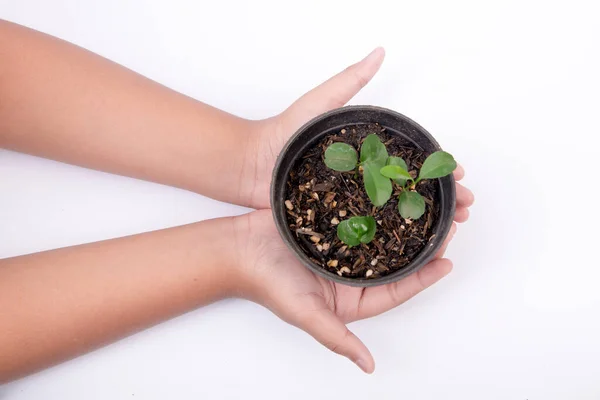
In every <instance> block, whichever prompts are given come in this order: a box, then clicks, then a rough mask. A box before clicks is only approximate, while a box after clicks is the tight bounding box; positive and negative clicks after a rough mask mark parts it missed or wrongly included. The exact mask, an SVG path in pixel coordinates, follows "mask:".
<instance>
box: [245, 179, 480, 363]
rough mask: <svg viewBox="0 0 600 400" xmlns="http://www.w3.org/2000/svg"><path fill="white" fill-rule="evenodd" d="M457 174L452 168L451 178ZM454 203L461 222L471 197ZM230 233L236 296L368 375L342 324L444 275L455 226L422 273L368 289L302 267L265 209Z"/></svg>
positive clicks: (368, 358) (362, 353)
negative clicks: (459, 210)
mask: <svg viewBox="0 0 600 400" xmlns="http://www.w3.org/2000/svg"><path fill="white" fill-rule="evenodd" d="M462 176H463V171H462V169H458V170H457V171H456V172H455V178H456V179H461V178H462ZM457 202H458V203H459V204H460V205H461V208H462V209H463V210H465V212H464V213H463V214H462V215H458V214H457V216H458V217H459V218H461V220H464V219H466V215H467V214H466V213H467V207H468V206H469V205H470V204H471V202H472V197H470V196H464V195H461V194H460V192H458V193H457ZM235 232H236V235H235V238H236V248H237V249H238V251H239V252H240V253H239V260H240V268H241V269H240V272H239V275H240V276H241V281H242V282H243V284H242V285H241V287H242V288H243V289H240V292H241V293H240V294H241V296H242V297H246V298H248V299H250V300H252V301H255V302H257V303H259V304H262V305H263V306H265V307H266V308H268V309H269V310H271V311H272V312H273V313H275V314H276V315H277V316H279V317H280V318H281V319H283V320H284V321H286V322H288V323H290V324H292V325H294V326H297V327H298V328H300V329H302V330H304V331H306V332H307V333H309V334H310V335H311V336H313V337H314V338H315V339H317V340H318V341H319V342H321V343H322V344H323V345H324V346H326V347H327V348H328V349H330V350H332V351H334V352H336V353H338V354H341V355H343V356H345V357H348V358H349V359H350V360H351V361H353V362H355V363H356V364H357V365H358V366H359V367H360V368H361V369H362V370H363V371H365V372H367V373H371V372H373V370H374V369H375V362H374V360H373V357H372V355H371V353H370V352H369V350H368V349H367V348H366V346H365V345H364V344H363V343H362V342H361V341H360V339H359V338H357V337H356V336H355V335H354V334H353V333H352V332H350V331H349V330H348V328H347V327H346V324H347V323H349V322H352V321H356V320H359V319H364V318H369V317H372V316H375V315H377V314H381V313H383V312H385V311H388V310H390V309H392V308H394V307H396V306H398V305H400V304H402V303H404V302H405V301H406V300H408V299H410V298H411V297H413V296H415V295H416V294H418V293H419V292H421V291H422V290H424V289H425V288H427V287H429V286H431V285H432V284H434V283H435V282H437V281H438V280H440V279H441V278H443V277H444V276H446V275H447V274H448V273H449V272H450V271H451V269H452V263H451V262H450V260H447V259H444V258H442V257H443V254H444V252H445V250H446V247H447V245H448V243H449V242H450V240H451V239H452V237H453V236H454V233H455V232H456V224H453V226H452V228H451V230H450V233H449V235H448V236H447V237H446V240H445V242H444V245H443V246H442V248H441V250H440V251H439V252H438V254H437V255H436V258H435V259H434V260H433V261H431V262H430V263H429V264H428V265H427V266H425V267H424V268H423V269H421V270H420V271H418V272H416V273H413V274H412V275H410V276H408V277H407V278H404V279H402V280H400V281H398V282H395V283H391V284H388V285H384V286H376V287H370V288H357V287H350V286H345V285H341V284H339V283H335V282H332V281H330V280H327V279H324V278H322V277H320V276H317V275H315V274H314V273H313V272H311V271H310V270H308V269H307V268H305V267H304V266H303V265H302V264H301V263H300V262H299V261H298V260H297V259H296V257H294V255H292V253H290V251H289V249H288V248H287V246H286V245H285V244H284V243H283V241H282V240H281V238H280V236H279V233H278V232H277V229H276V228H275V225H274V222H273V217H272V215H271V212H270V210H260V211H255V212H253V213H250V214H246V215H242V216H240V217H236V218H235Z"/></svg>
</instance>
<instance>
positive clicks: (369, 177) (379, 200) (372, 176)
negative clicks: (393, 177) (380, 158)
mask: <svg viewBox="0 0 600 400" xmlns="http://www.w3.org/2000/svg"><path fill="white" fill-rule="evenodd" d="M363 169H364V171H363V181H364V183H365V190H366V191H367V196H369V199H370V200H371V203H373V205H374V206H375V207H381V206H382V205H384V204H385V203H386V202H387V201H388V200H389V199H390V197H391V196H392V182H391V181H390V180H389V179H388V178H386V177H385V176H383V175H381V173H380V172H379V170H380V169H381V166H380V165H379V164H377V163H372V162H368V163H366V164H363Z"/></svg>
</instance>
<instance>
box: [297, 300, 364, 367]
mask: <svg viewBox="0 0 600 400" xmlns="http://www.w3.org/2000/svg"><path fill="white" fill-rule="evenodd" d="M306 315H307V316H306V317H304V318H302V319H301V320H300V321H298V323H297V324H296V325H297V326H298V327H299V328H300V329H302V330H304V331H305V332H307V333H308V334H309V335H311V336H312V337H314V338H315V339H317V340H318V341H319V342H320V343H321V344H322V345H324V346H325V347H327V348H328V349H329V350H331V351H333V352H334V353H337V354H340V355H342V356H344V357H347V358H348V359H350V361H352V362H354V363H355V364H356V365H357V366H358V367H359V368H360V369H362V370H363V371H364V372H366V373H368V374H370V373H373V371H374V370H375V361H374V360H373V356H372V355H371V352H370V351H369V349H367V347H366V346H365V345H364V343H363V342H362V341H361V340H360V339H359V338H358V337H356V335H355V334H354V333H352V332H350V330H348V328H347V327H346V325H344V324H343V323H342V321H340V319H339V318H338V317H337V316H336V315H335V314H334V313H333V312H332V311H331V310H329V309H327V308H324V309H318V310H315V311H314V312H311V313H307V314H306Z"/></svg>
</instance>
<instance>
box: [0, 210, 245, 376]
mask: <svg viewBox="0 0 600 400" xmlns="http://www.w3.org/2000/svg"><path fill="white" fill-rule="evenodd" d="M233 224H234V219H232V218H223V219H217V220H209V221H204V222H201V223H196V224H191V225H186V226H182V227H177V228H171V229H165V230H161V231H155V232H150V233H145V234H141V235H135V236H129V237H125V238H120V239H114V240H108V241H103V242H97V243H91V244H86V245H82V246H76V247H69V248H63V249H58V250H53V251H47V252H42V253H37V254H32V255H27V256H22V257H15V258H9V259H4V260H0V383H2V382H5V381H7V380H10V379H14V378H17V377H19V376H22V375H25V374H27V373H30V372H33V371H35V370H38V369H40V368H43V367H46V366H49V365H52V364H55V363H57V362H59V361H62V360H65V359H68V358H71V357H73V356H76V355H78V354H81V353H83V352H86V351H89V350H91V349H93V348H96V347H98V346H101V345H103V344H105V343H108V342H111V341H114V340H116V339H118V338H120V337H122V336H124V335H127V334H130V333H133V332H135V331H137V330H140V329H142V328H145V327H147V326H150V325H152V324H155V323H157V322H159V321H162V320H164V319H167V318H169V317H172V316H175V315H178V314H181V313H183V312H186V311H188V310H192V309H194V308H196V307H198V306H201V305H204V304H208V303H210V302H213V301H216V300H218V299H220V298H223V297H227V296H231V295H232V294H234V293H237V291H238V290H240V286H239V285H240V277H239V274H237V273H236V268H237V267H236V265H237V263H238V260H237V259H236V256H235V254H236V253H235V252H234V251H233V250H234V249H235V237H236V236H235V231H234V229H233Z"/></svg>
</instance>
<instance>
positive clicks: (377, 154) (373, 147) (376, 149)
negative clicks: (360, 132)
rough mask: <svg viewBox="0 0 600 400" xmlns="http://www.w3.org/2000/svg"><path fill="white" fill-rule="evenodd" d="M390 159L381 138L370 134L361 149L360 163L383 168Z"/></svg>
mask: <svg viewBox="0 0 600 400" xmlns="http://www.w3.org/2000/svg"><path fill="white" fill-rule="evenodd" d="M387 159H388V152H387V149H386V148H385V145H384V144H383V143H381V140H380V139H379V137H378V136H377V135H375V134H373V133H372V134H370V135H369V136H367V138H366V139H365V140H364V142H363V144H362V146H361V147H360V162H361V163H367V162H372V163H375V164H377V165H379V168H381V167H383V166H384V165H385V163H386V161H387Z"/></svg>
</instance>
